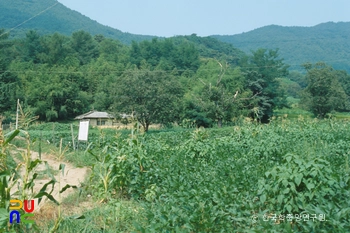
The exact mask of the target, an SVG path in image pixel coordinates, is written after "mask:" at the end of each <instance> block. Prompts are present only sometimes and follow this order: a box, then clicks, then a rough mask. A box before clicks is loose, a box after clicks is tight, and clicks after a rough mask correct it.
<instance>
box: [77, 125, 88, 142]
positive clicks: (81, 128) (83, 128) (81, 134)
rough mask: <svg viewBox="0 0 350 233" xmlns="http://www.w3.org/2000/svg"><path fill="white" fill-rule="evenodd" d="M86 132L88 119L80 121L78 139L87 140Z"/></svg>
mask: <svg viewBox="0 0 350 233" xmlns="http://www.w3.org/2000/svg"><path fill="white" fill-rule="evenodd" d="M88 133H89V121H80V124H79V135H78V140H79V141H87V140H88Z"/></svg>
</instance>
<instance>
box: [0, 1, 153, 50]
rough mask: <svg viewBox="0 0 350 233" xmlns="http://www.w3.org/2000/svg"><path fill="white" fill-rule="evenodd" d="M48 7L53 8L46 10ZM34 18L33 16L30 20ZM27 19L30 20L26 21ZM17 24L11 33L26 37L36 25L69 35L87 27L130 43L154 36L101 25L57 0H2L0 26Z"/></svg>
mask: <svg viewBox="0 0 350 233" xmlns="http://www.w3.org/2000/svg"><path fill="white" fill-rule="evenodd" d="M50 7H51V8H50ZM48 8H50V9H49V10H47V11H45V10H46V9H48ZM43 11H45V12H43ZM41 12H42V13H41ZM36 15H37V16H36ZM34 16H36V17H34ZM32 17H34V18H32ZM30 18H32V19H31V20H29V21H27V20H28V19H30ZM25 21H27V22H26V23H23V22H25ZM22 23H23V24H22ZM20 24H22V25H20ZM18 25H20V26H18ZM16 26H18V27H17V28H16V29H14V30H12V31H11V33H10V35H11V37H22V36H24V35H25V33H26V32H27V31H28V30H29V29H36V30H38V32H40V34H51V33H54V32H59V33H61V34H65V35H71V34H72V32H74V31H78V30H84V31H87V32H90V33H91V34H93V35H96V34H102V35H104V36H105V37H109V38H113V39H118V40H120V41H121V42H123V43H126V44H130V43H131V41H132V40H135V41H142V40H145V39H151V38H153V37H152V36H144V35H135V34H130V33H124V32H122V31H120V30H117V29H114V28H111V27H108V26H104V25H101V24H99V23H98V22H96V21H94V20H91V19H90V18H88V17H86V16H84V15H82V14H80V13H79V12H77V11H73V10H70V9H69V8H67V7H65V6H64V5H62V4H61V3H59V2H57V1H55V0H11V1H9V0H0V28H4V29H7V30H8V29H12V28H14V27H16Z"/></svg>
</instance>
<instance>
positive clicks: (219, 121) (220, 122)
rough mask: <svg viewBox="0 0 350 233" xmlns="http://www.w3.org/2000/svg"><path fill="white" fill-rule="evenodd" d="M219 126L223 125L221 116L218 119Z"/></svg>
mask: <svg viewBox="0 0 350 233" xmlns="http://www.w3.org/2000/svg"><path fill="white" fill-rule="evenodd" d="M218 127H219V128H221V127H222V119H221V118H219V120H218Z"/></svg>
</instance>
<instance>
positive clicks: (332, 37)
mask: <svg viewBox="0 0 350 233" xmlns="http://www.w3.org/2000/svg"><path fill="white" fill-rule="evenodd" d="M213 37H215V38H217V39H219V40H221V41H224V42H228V43H231V44H233V45H234V46H235V47H237V48H239V49H241V50H243V51H245V52H250V51H251V50H256V49H258V48H267V49H276V48H278V49H279V53H280V56H281V57H282V58H284V59H285V62H286V63H288V64H290V65H291V69H301V68H300V64H303V63H305V62H317V61H325V62H327V63H328V64H330V65H332V66H333V67H334V68H335V69H345V70H347V71H348V72H349V71H350V22H339V23H333V22H328V23H323V24H319V25H316V26H314V27H282V26H276V25H271V26H266V27H262V28H259V29H255V30H253V31H250V32H247V33H242V34H237V35H226V36H221V35H215V36H213Z"/></svg>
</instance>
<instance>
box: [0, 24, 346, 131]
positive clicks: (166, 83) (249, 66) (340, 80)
mask: <svg viewBox="0 0 350 233" xmlns="http://www.w3.org/2000/svg"><path fill="white" fill-rule="evenodd" d="M3 31H4V30H2V32H3ZM0 34H3V33H0ZM0 46H1V47H0V49H1V54H0V67H1V69H0V88H1V95H0V112H1V113H2V114H3V115H5V116H6V117H7V121H9V120H10V119H11V114H12V113H13V112H14V111H15V108H16V100H17V99H19V100H20V101H21V103H22V106H23V108H24V109H25V111H26V112H27V113H28V114H32V115H35V116H38V117H39V120H41V121H56V120H66V119H72V118H74V117H75V116H77V115H79V114H82V113H84V112H87V111H89V110H91V109H96V110H101V111H102V110H104V111H109V112H111V113H129V114H130V113H134V115H135V117H136V118H137V120H138V121H139V122H140V123H141V124H142V125H143V127H144V128H145V129H146V130H147V129H148V126H149V125H150V124H153V123H161V124H163V125H169V124H172V123H177V124H180V125H181V124H183V122H188V121H190V122H192V123H193V124H196V125H197V126H204V127H210V126H213V125H218V126H219V127H220V126H222V125H223V124H229V123H230V122H232V121H233V119H235V117H239V116H245V117H251V118H254V119H256V120H259V121H262V122H267V121H268V120H269V118H270V117H271V116H272V115H273V110H274V109H276V108H282V107H288V106H289V104H288V102H287V97H288V96H290V97H294V98H299V99H300V98H301V99H302V102H301V105H303V104H304V106H305V108H307V109H309V110H311V111H312V112H313V113H314V114H315V116H318V117H321V118H322V117H324V116H325V115H326V114H327V113H329V112H331V111H333V110H339V111H345V110H347V109H348V108H349V107H348V102H347V101H348V100H347V99H348V96H349V94H350V93H349V92H350V91H349V90H350V86H349V80H350V79H349V75H348V74H347V73H346V72H343V71H336V70H333V68H331V67H328V66H327V65H326V64H324V65H323V66H320V64H316V65H315V67H313V66H312V65H311V64H305V71H306V72H307V75H306V76H305V75H303V74H301V73H297V72H289V71H288V68H289V66H288V65H287V64H285V63H284V61H283V59H280V58H279V54H278V50H266V49H258V50H256V51H253V52H252V55H246V54H244V53H243V52H242V51H240V50H238V49H236V48H234V47H233V46H232V45H230V44H226V43H223V42H219V41H218V40H216V39H214V38H211V37H198V36H196V35H191V36H179V37H174V38H169V39H156V38H154V39H152V40H151V41H147V40H146V41H142V42H132V44H131V45H130V46H128V45H124V44H123V43H121V42H120V41H118V40H113V39H109V38H106V37H104V36H102V35H95V36H92V35H91V34H90V33H88V32H85V31H76V32H74V33H73V34H72V35H71V36H65V35H62V34H58V33H55V34H51V35H40V34H39V33H38V32H36V31H33V30H30V31H28V32H27V33H26V37H25V38H23V39H9V38H8V34H3V35H2V37H1V41H0ZM324 69H326V70H324ZM317 70H320V71H319V72H320V74H322V75H324V77H325V79H320V78H319V79H312V77H313V76H314V75H315V73H316V74H317ZM330 74H331V76H329V75H330ZM326 77H333V79H334V78H336V79H337V83H334V81H332V82H333V84H334V85H333V84H332V83H331V84H330V85H328V84H329V83H326V85H323V86H324V87H323V88H324V89H320V88H319V89H317V88H316V90H315V88H312V86H314V85H316V86H317V87H321V85H319V84H320V83H324V80H326ZM327 80H329V78H328V79H327ZM330 88H333V89H330ZM303 89H304V91H302V90H303ZM310 90H313V91H312V92H311V91H310ZM325 91H328V92H329V93H338V94H337V95H330V94H327V96H326V97H325V98H324V99H321V100H318V104H319V105H324V104H325V103H328V102H329V99H330V98H331V99H332V101H333V102H329V104H328V105H329V107H328V108H327V109H324V110H315V111H314V106H315V103H307V102H308V101H307V100H308V99H310V98H302V97H303V96H304V97H305V96H313V97H315V99H319V98H317V95H322V93H328V92H325ZM335 100H336V101H335ZM327 101H328V102H327ZM335 102H337V103H338V102H342V103H343V104H334V103H335Z"/></svg>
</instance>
